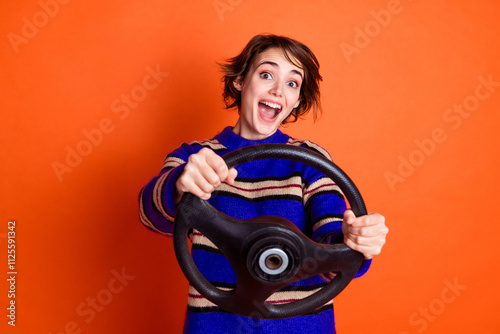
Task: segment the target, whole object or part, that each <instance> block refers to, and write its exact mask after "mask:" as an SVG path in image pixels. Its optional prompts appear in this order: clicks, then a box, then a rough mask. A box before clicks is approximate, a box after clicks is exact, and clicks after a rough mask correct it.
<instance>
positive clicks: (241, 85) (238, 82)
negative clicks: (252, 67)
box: [233, 75, 243, 92]
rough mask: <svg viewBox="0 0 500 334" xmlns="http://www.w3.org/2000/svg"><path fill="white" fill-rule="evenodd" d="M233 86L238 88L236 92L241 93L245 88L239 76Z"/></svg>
mask: <svg viewBox="0 0 500 334" xmlns="http://www.w3.org/2000/svg"><path fill="white" fill-rule="evenodd" d="M233 86H234V88H236V90H239V91H240V92H241V89H242V88H243V78H242V77H241V75H240V76H238V77H237V78H236V79H235V80H234V81H233Z"/></svg>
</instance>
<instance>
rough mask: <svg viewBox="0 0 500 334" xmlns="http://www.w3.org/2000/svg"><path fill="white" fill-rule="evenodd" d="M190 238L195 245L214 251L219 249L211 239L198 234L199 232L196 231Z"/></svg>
mask: <svg viewBox="0 0 500 334" xmlns="http://www.w3.org/2000/svg"><path fill="white" fill-rule="evenodd" d="M190 238H191V241H192V242H193V244H196V245H204V246H208V247H212V248H214V249H218V248H217V246H215V244H214V243H213V242H212V241H211V240H210V239H208V238H207V237H206V236H204V235H203V234H201V233H200V232H198V230H194V231H193V233H191V234H190Z"/></svg>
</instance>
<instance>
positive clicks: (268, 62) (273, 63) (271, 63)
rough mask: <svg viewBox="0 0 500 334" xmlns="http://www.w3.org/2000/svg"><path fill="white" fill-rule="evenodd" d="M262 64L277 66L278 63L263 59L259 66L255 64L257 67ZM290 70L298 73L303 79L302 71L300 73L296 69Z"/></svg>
mask: <svg viewBox="0 0 500 334" xmlns="http://www.w3.org/2000/svg"><path fill="white" fill-rule="evenodd" d="M262 65H271V66H272V67H279V65H278V64H276V63H275V62H273V61H269V60H266V61H263V62H262V63H260V64H259V66H257V68H259V67H260V66H262ZM290 72H291V73H295V74H298V75H300V78H301V79H304V77H303V76H302V73H300V72H299V71H297V70H291V71H290Z"/></svg>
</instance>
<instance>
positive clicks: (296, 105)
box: [292, 98, 302, 109]
mask: <svg viewBox="0 0 500 334" xmlns="http://www.w3.org/2000/svg"><path fill="white" fill-rule="evenodd" d="M301 101H302V98H300V99H298V100H297V102H296V103H295V105H294V106H293V108H292V109H295V108H297V107H298V106H299V104H300V102H301Z"/></svg>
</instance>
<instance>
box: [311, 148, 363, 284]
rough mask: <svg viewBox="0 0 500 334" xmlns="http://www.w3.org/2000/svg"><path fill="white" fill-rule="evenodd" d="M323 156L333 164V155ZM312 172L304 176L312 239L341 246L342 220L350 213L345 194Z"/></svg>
mask: <svg viewBox="0 0 500 334" xmlns="http://www.w3.org/2000/svg"><path fill="white" fill-rule="evenodd" d="M324 152H326V151H324ZM324 152H320V153H322V154H323V155H324V156H326V157H327V158H328V159H329V160H331V157H330V155H329V154H328V153H326V154H325V153H324ZM311 169H312V170H311ZM311 169H309V170H308V172H307V173H306V175H305V176H306V177H307V180H305V184H304V207H305V210H306V215H307V217H309V226H310V229H309V231H310V233H311V239H312V240H313V241H316V242H318V243H325V244H336V243H342V242H344V234H343V233H342V220H343V215H344V212H345V210H346V209H347V207H346V201H345V198H344V194H343V193H342V190H341V189H340V187H339V186H338V185H337V184H335V182H334V181H333V180H332V179H330V178H329V177H327V176H326V175H324V174H322V173H320V172H319V171H317V170H315V169H313V168H312V167H311ZM370 264H371V260H364V261H363V264H362V265H361V268H360V270H359V271H358V273H357V274H356V276H355V277H360V276H362V275H364V274H365V273H366V272H367V271H368V269H369V268H370Z"/></svg>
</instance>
